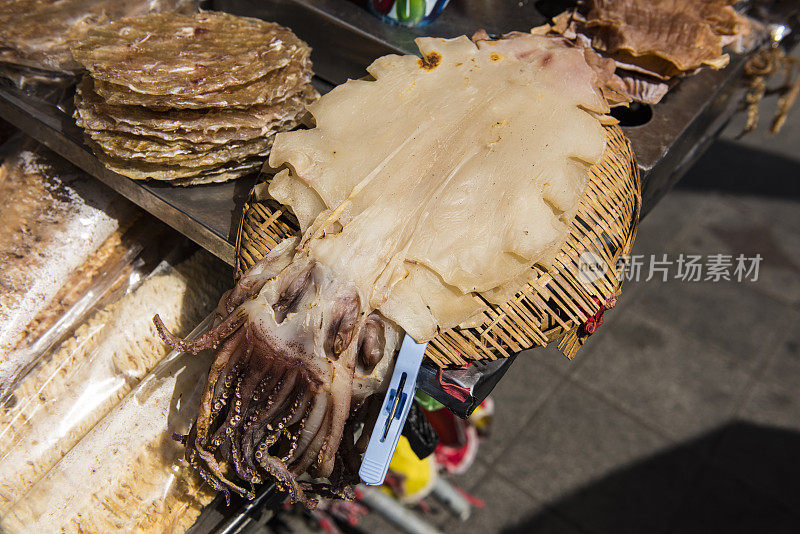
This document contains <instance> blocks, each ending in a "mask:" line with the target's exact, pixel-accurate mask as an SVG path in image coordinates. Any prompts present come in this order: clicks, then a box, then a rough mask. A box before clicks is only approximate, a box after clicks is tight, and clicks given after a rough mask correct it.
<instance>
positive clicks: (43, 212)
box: [0, 136, 137, 393]
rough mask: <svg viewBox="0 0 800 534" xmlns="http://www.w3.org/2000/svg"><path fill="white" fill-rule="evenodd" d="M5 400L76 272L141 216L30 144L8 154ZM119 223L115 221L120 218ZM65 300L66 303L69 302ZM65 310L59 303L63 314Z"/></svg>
mask: <svg viewBox="0 0 800 534" xmlns="http://www.w3.org/2000/svg"><path fill="white" fill-rule="evenodd" d="M0 160H2V165H0V265H2V266H3V268H2V270H0V354H2V355H3V358H2V359H0V393H2V389H3V386H4V385H7V384H8V382H9V381H10V380H12V379H13V378H14V377H15V376H16V375H17V374H18V373H19V372H20V370H21V369H22V368H23V367H24V366H25V365H26V364H27V363H28V362H27V361H26V360H25V358H27V357H28V356H26V355H25V354H22V353H20V352H18V351H17V352H15V350H16V348H17V346H18V345H19V344H20V342H21V341H22V340H23V338H25V337H26V332H27V331H28V330H29V329H30V328H31V323H32V322H33V321H35V320H36V318H37V316H38V315H40V314H42V313H43V312H45V311H47V310H48V309H51V310H52V309H53V308H54V303H53V301H54V298H55V297H56V296H57V295H58V294H59V291H61V290H62V288H64V287H65V285H66V284H67V282H69V280H70V277H71V276H72V275H73V273H75V271H76V270H79V269H81V267H82V266H85V265H86V264H87V263H91V262H92V261H95V254H96V253H97V252H98V250H99V249H100V248H102V247H103V244H104V243H105V242H106V241H107V240H108V239H109V238H112V237H113V236H114V235H115V233H116V232H118V231H120V227H121V226H122V227H124V226H126V225H127V224H129V223H130V222H131V221H132V220H133V218H134V217H135V214H136V213H137V211H136V210H135V209H134V208H133V206H132V205H131V204H130V203H128V202H127V201H125V200H124V199H122V198H121V197H120V196H118V195H117V194H116V193H114V192H112V191H111V190H109V189H107V188H106V187H105V186H103V185H102V184H100V183H99V182H97V181H96V180H94V179H93V178H91V177H90V176H88V175H86V174H85V173H83V172H82V171H80V170H78V169H77V168H75V167H73V166H72V165H70V164H69V163H68V162H67V161H65V160H63V159H62V158H60V157H58V156H56V155H55V154H53V153H52V152H50V151H49V150H47V149H46V148H44V147H42V146H41V145H38V144H37V143H35V142H34V141H32V140H30V139H28V138H25V137H23V136H17V137H15V138H14V139H12V140H11V141H9V142H8V143H6V144H5V145H3V147H2V148H0ZM112 213H113V215H110V214H112ZM62 296H63V295H62ZM57 305H58V303H55V306H57Z"/></svg>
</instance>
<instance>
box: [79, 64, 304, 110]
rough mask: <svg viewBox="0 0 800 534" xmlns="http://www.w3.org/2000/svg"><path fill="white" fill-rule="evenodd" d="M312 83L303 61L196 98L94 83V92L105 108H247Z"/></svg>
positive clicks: (283, 96) (276, 98)
mask: <svg viewBox="0 0 800 534" xmlns="http://www.w3.org/2000/svg"><path fill="white" fill-rule="evenodd" d="M309 83H311V62H310V61H309V60H308V59H307V58H306V59H303V61H301V62H299V63H297V62H296V63H291V64H289V65H287V66H285V67H283V68H280V69H278V70H275V71H273V72H270V73H269V74H267V75H266V76H264V77H263V78H258V79H256V80H254V81H252V82H250V83H247V84H244V85H237V86H232V87H228V88H226V89H225V91H221V92H216V93H202V94H198V95H185V96H184V95H167V94H164V95H149V94H145V93H137V92H134V91H131V90H130V89H127V88H125V87H123V86H121V85H116V84H113V83H109V82H105V81H102V80H95V83H94V89H95V91H96V92H97V94H98V95H100V96H101V97H102V98H103V99H104V100H105V101H106V102H107V103H108V104H113V105H133V106H144V107H147V108H152V109H157V110H162V111H165V110H169V109H172V108H175V109H203V108H247V107H249V106H252V105H255V104H265V103H269V102H274V101H276V100H281V99H283V98H285V97H286V96H287V95H291V94H294V93H296V92H298V91H300V90H301V89H302V88H303V86H305V85H307V84H309Z"/></svg>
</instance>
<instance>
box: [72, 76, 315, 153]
mask: <svg viewBox="0 0 800 534" xmlns="http://www.w3.org/2000/svg"><path fill="white" fill-rule="evenodd" d="M90 83H91V82H90V81H89V79H88V78H85V79H84V81H83V82H82V83H81V84H80V86H79V88H78V95H77V96H76V99H75V102H76V110H77V114H76V122H77V123H78V126H80V127H81V128H84V129H86V130H100V131H115V132H122V133H128V134H134V135H140V136H149V137H157V138H159V139H163V140H164V141H173V142H177V141H189V142H191V143H194V144H200V143H215V144H222V143H228V142H231V141H245V140H248V139H255V138H256V137H269V136H270V135H272V134H274V133H277V132H279V131H284V130H291V129H292V128H294V127H295V126H297V124H298V121H299V118H300V117H301V116H302V115H303V114H304V112H305V107H306V105H308V104H310V103H311V102H313V101H314V100H316V99H317V98H318V97H319V94H318V93H317V91H316V90H315V89H314V87H313V86H312V85H307V86H306V87H305V88H304V89H303V90H302V91H300V92H298V93H294V94H291V95H287V97H286V98H285V99H283V100H280V101H278V102H273V103H270V104H260V105H256V106H252V107H249V108H247V109H246V110H241V109H224V108H212V109H205V110H174V111H171V112H169V113H165V112H159V111H153V110H150V109H147V108H142V107H136V106H112V105H108V104H105V103H104V102H103V101H102V100H101V99H100V98H99V97H98V96H97V95H96V94H95V93H94V92H93V90H92V89H91V88H90V87H89V85H90Z"/></svg>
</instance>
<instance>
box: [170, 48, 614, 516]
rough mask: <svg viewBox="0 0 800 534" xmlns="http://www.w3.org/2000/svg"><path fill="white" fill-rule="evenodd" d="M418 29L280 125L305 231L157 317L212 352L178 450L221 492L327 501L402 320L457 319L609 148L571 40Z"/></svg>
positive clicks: (347, 463) (481, 300) (531, 254)
mask: <svg viewBox="0 0 800 534" xmlns="http://www.w3.org/2000/svg"><path fill="white" fill-rule="evenodd" d="M417 43H418V46H419V49H420V52H421V56H422V57H417V56H411V55H408V56H396V55H392V56H386V57H383V58H380V59H378V60H376V61H375V62H374V63H373V64H372V65H371V66H370V67H369V68H368V71H369V73H370V74H371V76H372V77H373V78H374V80H372V81H366V80H356V81H349V82H347V83H346V84H344V85H342V86H340V87H337V88H335V89H334V90H333V91H331V92H330V93H329V94H327V95H325V96H324V97H323V98H322V99H320V100H319V101H318V102H316V103H314V104H312V105H311V106H309V111H310V113H311V114H312V115H313V117H314V119H315V120H316V126H315V127H314V128H311V129H308V130H303V131H296V132H291V133H280V134H278V135H277V136H276V140H275V144H274V147H273V149H272V154H271V156H270V161H269V163H270V166H271V167H273V168H275V169H280V168H282V170H281V171H280V172H279V173H278V174H277V175H276V176H275V177H274V179H273V180H272V182H271V184H270V186H269V192H270V195H271V196H272V197H273V198H275V199H276V200H277V201H279V202H281V203H283V204H285V205H286V206H288V207H289V208H291V210H292V211H293V213H294V214H295V216H296V217H297V219H298V221H299V223H300V226H301V230H302V232H301V235H300V236H298V237H297V238H295V239H291V240H287V241H284V242H283V243H281V244H280V245H278V246H277V247H276V248H274V249H273V250H272V251H271V252H270V253H269V254H268V255H267V256H266V257H265V258H264V259H263V260H262V261H261V262H259V263H258V264H256V265H255V266H254V267H253V268H252V269H251V270H250V271H249V272H247V273H245V275H244V276H243V277H242V278H241V279H240V280H239V282H238V284H237V285H236V286H235V287H234V288H233V289H232V290H231V291H230V292H228V293H227V294H226V295H225V296H224V297H223V299H222V300H221V302H220V304H219V306H218V308H217V323H216V326H215V327H214V328H213V329H211V330H210V331H208V332H207V333H206V334H204V335H203V336H201V337H199V338H197V339H195V340H192V341H187V340H182V339H180V338H178V337H175V336H173V335H172V334H171V333H169V332H168V331H167V330H166V329H164V328H163V327H162V328H160V330H161V332H162V335H163V336H164V338H165V339H166V340H167V341H168V342H169V343H170V344H172V345H173V346H174V347H176V348H179V349H181V350H185V351H191V352H195V353H196V352H199V351H201V350H204V349H211V348H214V349H216V348H218V352H217V355H216V359H215V360H214V363H213V365H212V367H211V370H210V372H209V377H208V381H207V383H206V388H205V391H204V395H203V398H202V401H201V406H200V412H199V415H198V418H197V421H196V422H195V424H194V426H193V427H192V429H191V431H190V432H189V434H188V436H186V437H185V444H186V454H187V459H188V460H189V462H190V463H191V465H193V466H194V467H196V468H197V469H198V470H199V472H200V474H201V475H202V476H203V477H204V478H205V480H206V481H207V482H208V483H209V484H210V485H211V486H212V487H213V488H215V489H217V490H219V491H222V492H225V493H226V494H227V493H229V492H231V491H233V492H236V493H239V494H242V495H246V496H252V495H253V492H254V491H255V486H256V485H257V484H259V483H261V482H263V481H265V480H268V479H274V480H276V481H277V483H278V485H279V486H280V487H283V488H284V489H286V490H287V491H288V492H289V493H290V495H291V497H292V499H294V500H299V501H301V502H303V503H305V504H306V505H313V504H314V501H313V499H312V498H311V497H309V496H308V494H311V493H317V494H334V495H343V494H344V493H345V491H346V488H347V486H348V484H350V483H352V482H354V481H355V480H356V473H357V470H358V466H359V463H360V456H359V455H360V453H362V452H363V450H364V447H365V445H366V443H367V439H368V438H369V433H370V431H371V428H370V427H371V424H373V421H374V417H375V409H376V408H378V407H379V406H380V395H379V394H380V393H382V392H383V391H384V390H385V387H386V383H385V382H386V381H385V380H384V379H385V378H387V376H388V374H389V373H390V372H391V369H392V365H393V359H394V356H395V353H396V350H397V348H398V346H399V341H400V339H401V336H402V334H403V332H406V333H408V334H409V335H411V336H413V337H414V338H415V339H416V340H418V341H425V340H429V339H431V338H432V337H434V336H435V335H436V334H437V333H438V332H439V331H441V330H444V329H449V328H453V327H456V326H458V325H463V324H469V322H470V321H471V320H472V319H473V318H474V317H475V316H476V314H477V313H479V312H480V311H481V310H483V309H484V307H485V306H486V303H487V302H499V301H502V300H503V299H505V298H507V295H509V294H513V293H514V292H515V291H516V290H518V289H519V288H520V287H521V286H522V285H523V284H524V283H526V282H527V280H528V275H529V273H531V272H532V271H531V267H532V266H533V265H534V264H540V265H545V266H547V265H548V264H549V262H550V261H552V258H553V256H554V254H555V253H556V252H557V251H558V250H559V248H560V247H561V246H562V244H563V242H564V240H565V238H566V236H567V230H568V226H569V225H570V223H571V221H572V219H573V217H574V215H575V213H576V211H577V207H578V204H579V202H580V200H581V198H582V195H583V193H584V189H585V187H586V184H587V181H588V176H589V168H590V167H591V166H592V165H593V164H594V163H596V162H598V161H599V160H600V158H601V156H602V154H603V152H604V149H605V143H606V139H605V132H604V130H603V127H602V122H603V118H604V114H605V113H606V112H607V111H608V106H607V103H606V100H605V99H604V98H603V97H602V94H601V92H600V89H599V88H598V77H597V74H596V73H595V71H594V70H593V69H592V68H591V67H590V66H589V65H588V64H587V63H586V60H585V58H584V54H583V52H582V51H581V50H579V49H577V48H568V47H567V46H565V45H564V44H563V42H561V41H559V40H556V39H551V38H547V37H540V36H533V35H516V36H514V37H513V38H508V39H503V40H499V41H489V40H485V41H479V42H477V43H473V42H472V41H470V40H469V39H467V38H466V37H459V38H456V39H451V40H444V39H435V38H422V39H419V40H418V41H417ZM156 323H157V324H159V320H158V318H156ZM373 399H377V402H374V401H373ZM359 429H362V430H361V432H360V434H359Z"/></svg>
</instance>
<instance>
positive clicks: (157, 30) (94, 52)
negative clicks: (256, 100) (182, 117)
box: [72, 11, 310, 96]
mask: <svg viewBox="0 0 800 534" xmlns="http://www.w3.org/2000/svg"><path fill="white" fill-rule="evenodd" d="M309 53H310V49H309V48H308V46H307V45H306V44H305V43H303V42H302V41H301V40H299V39H298V38H297V37H296V36H295V35H294V34H293V33H292V32H291V31H290V30H288V29H286V28H284V27H282V26H279V25H278V24H275V23H272V22H265V21H263V20H260V19H254V18H248V17H238V16H235V15H229V14H227V13H222V12H214V11H207V12H203V13H199V14H195V15H193V16H188V15H179V14H160V15H154V16H149V17H136V18H128V19H123V20H119V21H116V22H113V23H111V24H107V25H105V26H101V27H98V28H93V29H91V30H90V31H89V32H88V34H87V36H86V39H84V40H82V41H81V42H80V43H78V44H76V45H75V46H73V47H72V55H73V56H74V57H75V59H76V60H77V61H78V62H79V63H81V64H82V65H83V66H84V67H85V68H86V70H87V71H89V74H90V75H91V76H92V78H94V79H95V80H102V81H104V82H108V83H112V84H115V85H119V86H122V87H125V88H127V89H129V90H131V91H134V92H136V93H145V94H150V95H174V96H194V95H199V94H204V93H206V94H207V93H216V92H220V91H222V90H223V89H224V90H227V89H228V88H230V87H237V86H241V85H244V84H249V83H251V82H253V81H254V80H257V79H260V78H264V77H265V76H267V75H268V74H269V73H271V72H273V71H275V70H278V69H281V68H283V67H286V66H287V65H289V64H291V63H295V62H298V61H300V60H301V58H303V57H305V58H307V57H308V55H309Z"/></svg>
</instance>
